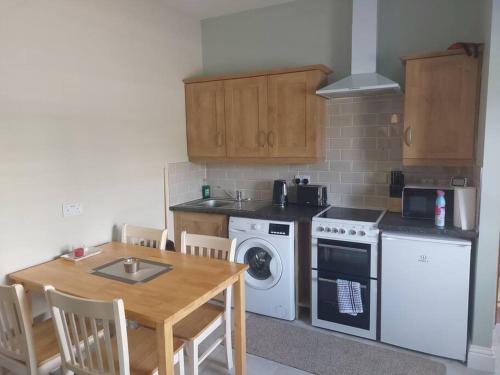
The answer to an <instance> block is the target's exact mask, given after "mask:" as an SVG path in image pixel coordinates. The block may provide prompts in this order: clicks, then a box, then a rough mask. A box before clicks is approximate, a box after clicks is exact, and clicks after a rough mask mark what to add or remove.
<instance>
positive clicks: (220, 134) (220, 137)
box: [217, 131, 222, 147]
mask: <svg viewBox="0 0 500 375" xmlns="http://www.w3.org/2000/svg"><path fill="white" fill-rule="evenodd" d="M221 146H222V132H220V131H218V132H217V147H221Z"/></svg>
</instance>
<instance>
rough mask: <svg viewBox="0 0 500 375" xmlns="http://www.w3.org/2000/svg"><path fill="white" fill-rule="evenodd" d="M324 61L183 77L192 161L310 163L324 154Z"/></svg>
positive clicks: (325, 74)
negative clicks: (303, 64)
mask: <svg viewBox="0 0 500 375" xmlns="http://www.w3.org/2000/svg"><path fill="white" fill-rule="evenodd" d="M329 73H331V71H330V70H329V69H328V68H327V67H326V66H324V65H311V66H305V67H299V68H291V69H281V70H272V71H265V72H257V73H252V74H237V75H224V76H216V77H205V78H199V79H189V80H184V82H185V85H186V127H187V142H188V154H189V160H191V161H204V162H210V161H217V162H252V163H255V162H257V163H259V162H266V163H311V162H316V161H320V160H323V159H324V157H325V99H324V98H322V97H319V96H317V95H316V90H317V89H318V88H319V87H321V86H323V85H324V84H326V78H327V75H328V74H329Z"/></svg>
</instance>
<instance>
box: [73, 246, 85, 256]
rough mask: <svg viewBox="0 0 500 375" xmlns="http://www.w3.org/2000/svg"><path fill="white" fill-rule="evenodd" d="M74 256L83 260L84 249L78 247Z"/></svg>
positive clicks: (74, 251)
mask: <svg viewBox="0 0 500 375" xmlns="http://www.w3.org/2000/svg"><path fill="white" fill-rule="evenodd" d="M73 255H74V257H75V258H81V257H82V256H84V255H85V250H84V248H83V247H77V248H75V249H73Z"/></svg>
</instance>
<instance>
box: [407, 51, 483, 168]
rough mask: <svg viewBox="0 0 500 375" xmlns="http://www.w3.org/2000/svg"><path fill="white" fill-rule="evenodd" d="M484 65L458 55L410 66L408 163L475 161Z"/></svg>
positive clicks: (430, 59) (408, 82) (453, 163)
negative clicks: (479, 91)
mask: <svg viewBox="0 0 500 375" xmlns="http://www.w3.org/2000/svg"><path fill="white" fill-rule="evenodd" d="M479 61H480V60H478V59H475V58H473V57H468V56H465V55H455V56H442V57H433V58H423V59H416V60H409V61H408V62H407V65H406V94H405V127H404V133H403V159H404V163H405V164H407V165H412V164H414V165H417V164H420V165H426V164H428V165H432V164H441V165H447V164H448V165H460V164H470V163H472V161H473V159H474V139H475V124H476V114H477V99H478V82H479V74H478V73H479Z"/></svg>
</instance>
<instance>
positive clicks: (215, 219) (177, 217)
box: [174, 211, 228, 251]
mask: <svg viewBox="0 0 500 375" xmlns="http://www.w3.org/2000/svg"><path fill="white" fill-rule="evenodd" d="M174 227H175V228H174V229H175V248H176V250H177V251H180V247H181V233H182V231H184V230H185V231H187V232H188V233H193V234H205V235H207V236H217V237H226V238H227V236H228V221H227V216H226V215H217V214H205V213H195V212H179V211H176V212H174Z"/></svg>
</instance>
